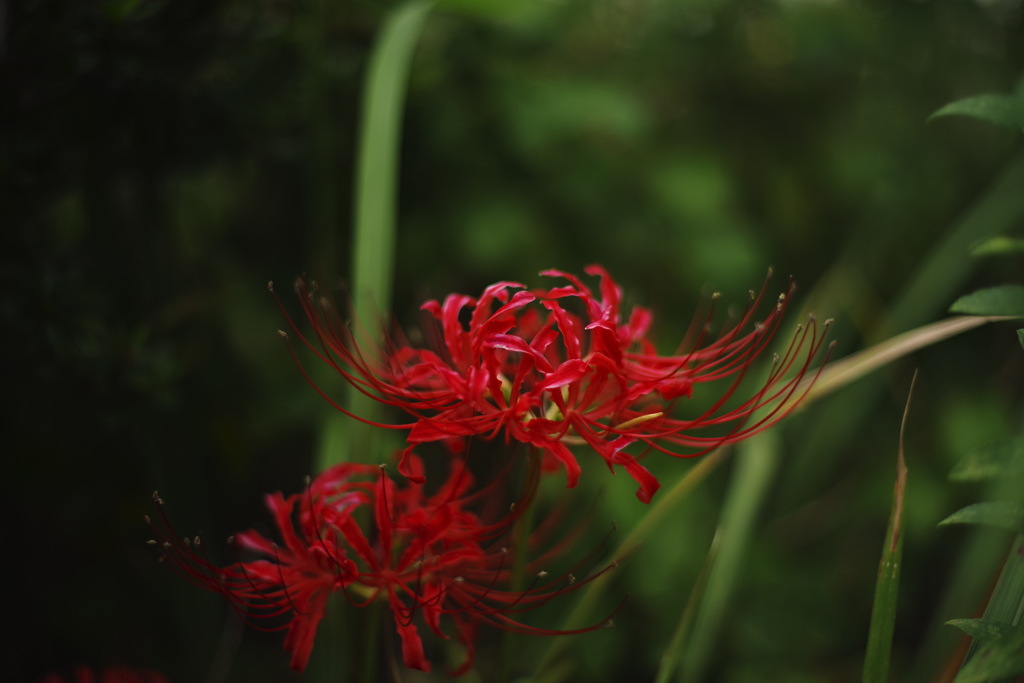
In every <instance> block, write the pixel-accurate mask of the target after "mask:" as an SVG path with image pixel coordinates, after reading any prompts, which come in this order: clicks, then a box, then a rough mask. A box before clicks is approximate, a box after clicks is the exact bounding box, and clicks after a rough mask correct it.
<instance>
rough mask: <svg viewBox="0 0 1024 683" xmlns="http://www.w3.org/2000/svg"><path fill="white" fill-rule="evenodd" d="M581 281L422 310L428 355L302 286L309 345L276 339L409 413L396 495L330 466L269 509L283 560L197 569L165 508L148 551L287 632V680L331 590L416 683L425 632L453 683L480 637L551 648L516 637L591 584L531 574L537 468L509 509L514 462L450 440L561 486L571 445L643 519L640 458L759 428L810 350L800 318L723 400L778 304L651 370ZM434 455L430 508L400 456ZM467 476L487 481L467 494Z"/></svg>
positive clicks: (201, 564)
mask: <svg viewBox="0 0 1024 683" xmlns="http://www.w3.org/2000/svg"><path fill="white" fill-rule="evenodd" d="M586 272H587V273H588V274H589V275H591V276H595V277H598V278H599V279H600V284H599V287H598V291H597V292H594V291H592V290H591V289H590V288H589V287H588V286H587V285H586V284H584V283H583V282H582V281H581V280H580V279H578V278H576V277H575V276H573V275H570V274H568V273H563V272H560V271H553V270H551V271H545V272H544V273H542V275H545V276H548V277H554V278H558V279H559V280H561V283H560V284H557V285H556V286H553V287H551V288H549V289H532V290H531V289H527V288H526V287H524V286H523V285H521V284H518V283H515V282H499V283H496V284H494V285H491V286H490V287H487V288H486V289H485V290H484V292H483V293H482V294H481V295H480V296H479V297H478V298H474V297H470V296H466V295H461V294H453V295H450V296H448V297H447V298H446V299H445V300H444V301H443V302H438V301H428V302H427V303H426V304H424V306H423V308H424V310H426V311H427V312H428V313H429V314H430V316H432V317H433V319H434V322H435V323H436V324H435V325H434V328H433V329H432V330H428V338H435V339H436V340H437V341H436V343H435V344H434V345H433V346H432V347H429V348H423V347H418V346H413V345H411V344H409V343H407V342H406V341H404V340H401V339H395V338H392V339H390V340H388V342H387V343H385V344H384V345H381V346H380V347H375V348H364V347H363V346H360V345H359V344H357V343H356V340H355V335H354V334H353V332H352V331H350V329H349V327H348V325H347V324H346V322H345V321H344V320H343V319H342V318H341V317H340V316H339V314H338V312H337V311H336V310H335V309H334V308H333V307H332V305H331V304H330V302H328V301H327V300H326V299H324V298H323V297H321V296H320V295H319V294H318V292H317V289H316V286H315V285H311V284H310V283H307V282H306V281H305V280H303V279H300V280H299V282H298V283H297V285H296V289H297V291H298V292H299V294H300V299H301V301H302V305H303V309H304V312H305V315H306V317H307V318H308V319H309V321H310V323H311V324H312V328H313V334H312V335H308V336H306V335H303V334H302V333H301V332H299V328H298V326H297V325H295V324H294V323H292V327H293V328H294V329H295V331H296V332H297V333H298V335H299V338H300V339H301V340H302V342H303V343H304V344H305V345H306V346H308V347H309V348H310V349H312V350H313V352H315V353H316V354H317V355H318V356H319V357H320V358H321V359H322V360H323V361H325V362H326V363H328V364H329V365H330V366H331V367H332V368H334V369H335V370H336V371H337V372H338V373H339V374H340V375H341V376H342V377H344V378H345V379H346V380H347V381H348V382H350V383H351V384H352V385H354V386H355V387H356V388H357V389H358V390H360V391H362V392H363V393H365V394H367V395H368V396H371V397H373V398H375V399H376V400H378V401H380V402H381V403H384V404H387V405H391V406H395V407H398V408H400V409H402V410H403V411H405V412H406V413H407V414H409V415H411V416H412V418H413V420H412V421H411V422H409V423H407V424H398V425H394V424H392V425H383V424H378V425H377V426H381V427H391V428H396V429H404V430H408V436H407V443H408V447H407V448H406V449H405V450H404V451H403V452H402V455H401V459H400V462H399V471H400V472H401V474H402V475H404V477H405V482H404V483H403V484H401V485H399V484H396V483H395V482H394V481H393V480H392V479H391V478H390V477H388V476H387V475H386V474H385V473H384V470H383V469H382V468H381V469H378V468H377V467H374V466H370V465H363V464H353V463H346V464H341V465H337V466H335V467H333V468H331V469H329V470H327V471H326V472H323V473H321V474H320V475H319V476H317V477H316V478H315V479H313V480H312V481H311V482H310V485H309V487H308V489H307V490H306V491H305V492H304V493H301V494H295V495H292V496H289V497H284V496H283V495H282V494H280V493H275V494H271V495H269V496H267V498H266V502H267V506H268V507H269V508H270V511H271V512H272V513H273V515H274V519H275V522H276V526H277V527H278V530H279V533H280V537H281V543H280V544H279V543H277V542H275V541H273V540H271V539H268V538H266V537H265V536H263V535H262V534H260V533H258V532H256V531H246V532H244V533H241V534H238V535H237V536H236V537H235V539H234V542H235V545H236V546H237V547H238V548H239V549H241V550H244V551H246V552H247V553H250V554H255V555H256V556H258V559H252V560H242V561H238V562H235V563H233V564H230V565H227V566H220V565H218V564H216V563H214V562H211V561H210V560H209V559H208V558H207V556H206V555H205V553H204V552H202V550H201V548H200V543H199V539H198V538H196V539H194V540H193V541H189V540H187V539H185V540H182V539H181V538H180V537H179V536H178V535H177V534H176V533H175V532H174V530H173V528H172V527H171V525H170V523H169V521H168V520H167V517H166V516H165V515H164V513H163V508H162V507H161V517H160V520H161V521H160V523H155V524H154V523H152V522H151V525H152V526H153V528H154V529H155V531H156V533H157V536H158V539H157V540H155V541H153V542H154V543H155V544H156V545H157V546H158V547H159V548H161V550H162V552H163V554H164V556H165V557H166V558H168V559H169V560H170V561H171V563H172V564H173V566H175V567H176V568H178V569H179V570H180V571H181V572H182V573H183V574H184V575H185V576H186V578H188V579H189V580H191V581H193V582H194V583H196V584H198V585H200V586H202V587H203V588H206V589H209V590H213V591H217V592H220V593H222V594H223V595H225V596H226V597H227V598H228V600H229V601H230V602H231V604H232V605H233V606H234V607H235V608H236V609H238V610H239V611H240V612H241V613H243V614H244V615H246V617H247V618H248V619H249V620H250V621H253V622H258V623H259V624H262V628H269V629H285V630H287V636H286V638H285V648H286V649H287V650H288V651H289V652H291V654H292V659H291V664H292V667H293V668H295V669H298V670H302V669H303V668H304V667H305V666H306V663H307V661H308V660H309V656H310V652H311V650H312V647H313V640H314V637H315V634H316V629H317V626H318V624H319V622H320V621H321V619H322V618H323V615H324V613H325V609H326V605H327V601H328V600H329V599H331V596H332V595H334V594H335V593H340V594H341V595H343V596H344V598H345V599H347V600H348V601H349V602H350V603H351V604H353V605H356V606H364V605H368V604H370V603H372V602H375V601H378V600H380V601H385V600H386V601H387V603H388V605H389V606H390V610H391V613H392V616H393V619H394V624H395V629H396V630H397V632H398V635H399V638H400V640H401V643H402V656H403V660H404V662H405V664H406V666H409V667H412V668H416V669H421V670H428V669H429V667H430V663H429V660H428V658H427V656H426V654H425V649H424V643H423V640H422V638H421V635H420V630H421V628H422V627H426V629H427V630H428V631H429V632H431V633H433V634H434V635H435V636H436V637H439V638H443V639H446V638H449V637H450V636H451V635H454V636H455V637H456V638H457V639H458V640H459V641H460V642H462V643H463V644H464V646H465V648H466V652H467V661H466V662H465V664H463V665H462V666H461V667H460V668H459V669H458V671H457V672H456V673H461V672H464V671H466V670H468V668H469V667H471V666H472V663H473V656H474V647H475V639H476V633H477V630H478V628H479V627H480V626H482V625H489V626H496V627H499V628H502V629H508V630H513V631H521V632H529V633H540V634H555V633H561V632H559V631H552V630H546V629H540V628H535V627H531V626H528V625H526V624H524V623H523V622H522V621H520V619H519V618H518V615H519V614H520V613H521V612H523V611H525V610H529V609H532V608H534V607H538V606H540V605H542V604H544V603H546V602H547V601H548V600H550V599H552V598H555V597H557V596H560V595H562V594H564V593H566V592H569V591H572V590H575V589H576V588H579V587H580V586H582V585H585V584H586V583H587V582H588V581H590V580H591V579H593V578H594V577H595V576H597V575H599V574H600V573H602V572H603V571H606V570H607V567H606V568H604V569H601V570H600V571H598V572H597V573H596V574H593V575H591V576H590V577H589V578H584V579H582V580H580V581H577V580H576V578H575V576H574V575H573V573H574V572H580V571H581V570H580V569H579V568H573V569H572V570H569V571H567V572H565V573H562V574H558V575H557V576H553V575H549V574H548V573H547V572H546V571H544V570H545V568H546V565H549V564H550V563H552V562H554V561H556V560H557V558H558V557H559V556H560V555H561V554H562V553H563V551H564V549H565V548H566V546H567V544H568V539H569V538H570V537H571V536H573V534H565V531H564V529H559V524H560V521H559V520H558V519H557V518H554V517H553V518H551V521H546V522H545V523H544V524H542V525H541V526H540V527H539V528H538V529H536V530H534V529H532V528H531V529H520V526H521V525H522V524H524V523H525V519H523V518H522V514H523V512H524V511H525V510H527V509H528V508H529V506H530V505H531V504H532V503H533V493H534V491H535V490H536V487H537V484H538V480H539V478H540V473H541V466H540V464H539V463H540V462H541V459H539V458H534V457H530V458H527V459H526V462H527V463H528V465H527V467H528V472H527V477H526V483H525V484H524V485H522V491H523V493H522V494H521V495H519V496H518V497H517V498H514V497H513V498H510V493H509V488H510V487H509V481H510V480H511V478H512V477H511V476H510V473H511V472H513V471H515V465H513V464H511V463H513V462H523V461H522V460H516V459H511V458H510V459H509V460H508V463H493V462H482V461H479V460H477V461H476V462H472V463H471V462H470V460H471V459H470V458H469V457H468V456H467V455H466V449H465V445H466V442H467V441H468V440H469V439H471V438H473V437H478V438H483V439H493V438H495V437H497V436H499V435H502V436H503V438H504V439H505V441H506V442H508V443H513V442H514V443H520V444H525V445H528V446H530V447H532V449H534V450H535V451H536V452H538V453H541V454H543V455H544V459H543V464H544V465H545V468H546V469H559V468H561V469H564V471H565V473H566V478H567V480H568V485H569V486H570V487H572V486H575V485H576V483H577V481H578V479H579V477H580V474H581V467H580V464H579V463H578V462H577V460H576V456H575V455H574V454H573V452H572V451H571V450H570V447H572V446H584V447H587V449H588V450H591V451H593V452H594V453H596V454H597V455H599V456H600V457H601V458H602V459H603V460H604V462H605V463H606V464H607V466H608V467H609V469H611V470H612V471H613V472H614V471H615V468H616V466H621V467H623V468H624V469H625V470H626V471H627V472H628V473H629V475H630V476H631V477H633V479H634V480H636V482H637V483H638V484H639V489H638V491H637V496H638V497H639V498H640V500H642V501H643V502H650V500H651V498H652V496H654V494H655V492H656V491H657V490H658V486H659V484H658V480H657V479H656V478H655V476H654V475H653V474H652V473H651V472H650V471H648V470H647V468H645V467H644V466H643V465H641V464H640V461H639V459H640V457H642V456H643V455H644V454H646V453H647V452H649V451H651V450H655V451H660V452H663V453H667V454H669V455H674V456H679V457H687V456H693V455H699V454H701V453H704V452H707V451H709V450H711V449H713V448H715V447H717V446H720V445H723V444H727V443H732V442H736V441H739V440H741V439H744V438H746V437H748V436H751V435H753V434H756V433H757V432H759V431H761V430H763V429H766V428H767V427H769V426H770V425H772V424H774V423H775V422H777V421H778V420H780V419H781V418H782V417H783V416H785V415H786V414H787V412H788V411H790V410H791V409H792V408H793V407H794V406H795V405H796V404H797V402H798V401H799V400H800V398H801V397H802V395H801V393H800V392H801V387H802V386H809V382H803V380H804V378H805V375H807V374H808V372H809V369H810V366H811V362H812V360H813V358H814V357H815V356H816V355H818V352H819V350H820V349H821V346H822V344H823V339H824V334H823V330H821V329H819V326H818V324H817V323H816V322H815V320H814V319H813V318H811V319H810V321H809V322H808V324H807V325H805V326H804V325H801V326H799V327H798V328H797V331H796V333H795V334H794V335H793V337H792V339H791V341H790V344H789V347H788V349H787V350H786V351H785V352H784V353H783V354H782V355H781V356H775V357H774V359H773V363H772V365H771V367H770V369H769V370H768V374H767V377H766V378H765V379H764V381H763V382H762V383H761V384H760V385H759V387H758V388H756V389H755V390H754V391H753V392H752V393H749V394H744V395H738V393H739V387H740V385H741V383H742V381H743V380H744V379H745V377H746V375H747V373H748V372H749V370H750V369H751V367H752V366H753V364H754V362H755V360H756V359H757V358H758V357H759V356H760V355H762V354H763V353H764V352H765V351H766V350H767V348H768V347H769V346H770V345H771V343H772V341H773V339H774V337H775V334H776V332H777V330H778V328H779V324H780V321H781V320H782V317H783V314H784V313H785V310H786V306H787V302H788V298H787V296H785V295H783V296H780V297H779V299H778V301H777V302H773V304H772V306H771V308H770V310H768V312H767V314H766V315H765V316H764V317H763V318H761V319H759V318H758V317H757V316H758V312H757V311H758V309H759V308H760V304H761V303H762V300H763V299H764V298H765V288H762V289H761V292H760V293H758V294H754V293H753V292H752V293H751V296H750V301H749V303H748V305H747V307H746V309H745V310H744V312H743V314H742V315H740V316H739V318H738V319H737V320H735V322H734V323H733V325H732V326H731V327H729V328H728V329H727V330H726V331H725V332H723V333H721V334H720V335H718V336H717V337H711V336H710V334H709V333H708V331H707V324H706V321H703V320H702V321H698V323H699V324H697V325H695V326H693V327H694V333H693V335H692V338H690V339H689V340H688V341H687V342H686V343H685V344H684V345H681V346H680V348H679V350H677V351H676V352H675V353H672V354H669V355H661V354H659V353H657V351H656V350H655V348H654V345H653V344H652V343H651V342H650V340H649V339H648V336H647V335H648V331H649V329H650V327H651V324H652V315H651V313H650V312H648V311H647V310H645V309H643V308H633V309H632V310H630V311H629V312H628V314H625V313H624V311H623V310H622V308H623V307H622V291H621V289H620V288H619V286H618V285H617V284H616V283H615V282H614V281H613V280H612V278H611V277H610V276H609V275H608V274H607V273H606V272H605V271H604V270H603V269H601V268H600V267H598V266H591V267H589V268H587V270H586ZM271 290H273V286H271ZM787 294H788V292H787ZM712 312H713V311H712ZM286 315H287V313H286ZM711 317H712V313H709V314H708V318H707V320H710V319H711ZM826 326H827V323H826ZM431 332H433V333H434V334H433V335H431V334H430V333H431ZM285 336H287V335H285ZM299 367H302V365H301V363H300V364H299ZM304 374H306V373H305V371H304ZM306 377H307V379H309V381H310V382H311V383H313V382H312V379H310V378H309V375H308V374H306ZM717 380H725V381H726V386H725V387H724V389H722V390H721V391H720V392H719V393H718V394H716V395H715V396H714V397H713V399H712V400H711V401H709V402H708V403H709V405H708V407H707V408H706V409H704V411H703V412H702V413H701V414H699V415H697V416H695V417H690V418H688V419H687V418H681V417H678V416H677V415H676V414H675V403H676V402H677V401H679V399H682V398H691V397H693V396H694V394H695V393H696V391H697V387H698V386H699V385H701V384H704V383H708V382H714V381H717ZM313 385H314V386H315V387H316V384H315V383H313ZM317 391H319V392H320V393H321V395H323V396H324V397H325V398H327V400H328V401H331V399H330V397H328V396H327V394H326V392H324V391H323V390H322V389H321V388H320V387H317ZM331 402H332V404H333V405H335V407H337V408H338V409H339V410H341V411H342V412H345V413H346V414H349V415H351V413H350V412H348V411H347V410H346V409H345V408H343V407H341V406H340V405H338V404H337V403H334V402H333V401H331ZM353 417H355V418H356V419H364V420H365V418H361V417H360V416H356V415H353ZM371 424H376V423H371ZM431 442H444V443H446V444H447V445H449V446H450V447H451V450H452V452H453V456H452V457H451V458H447V459H445V460H444V461H443V462H445V463H446V464H445V465H443V466H445V467H446V468H447V469H446V470H445V471H444V473H443V477H441V478H437V479H435V478H434V477H432V479H435V481H434V482H432V483H433V484H434V485H435V486H436V482H437V481H440V480H441V479H443V483H442V484H441V485H440V486H439V487H436V490H435V489H434V488H431V490H430V491H432V492H428V490H427V489H426V488H425V482H426V480H427V476H426V469H425V467H424V463H423V461H422V460H421V459H420V457H419V456H418V455H417V454H416V453H415V452H414V449H415V448H416V447H417V446H419V445H421V444H425V443H431ZM627 451H632V453H630V452H627ZM471 464H472V465H473V466H474V467H478V468H479V467H492V468H497V469H498V470H499V472H500V474H499V475H498V476H494V477H482V478H481V481H480V483H479V484H478V483H477V482H476V480H475V478H474V476H473V475H472V474H471V472H470V465H471ZM157 501H158V502H160V501H159V499H157ZM357 513H359V514H357ZM367 520H369V522H367ZM527 532H530V533H527ZM516 541H518V543H517V542H516ZM545 544H546V545H547V546H549V548H548V550H547V551H545V552H541V553H540V555H539V556H538V557H536V558H533V559H532V561H530V562H526V559H527V557H526V553H527V551H528V550H529V551H530V552H536V549H537V548H539V547H545ZM514 558H515V559H514ZM524 567H525V569H523V568H524ZM520 571H525V572H526V573H525V574H520V573H519V572H520ZM523 576H533V577H534V578H533V580H532V582H531V583H529V585H528V586H526V587H525V588H524V587H521V586H520V585H519V583H520V582H521V581H523V579H522V577H523ZM603 623H604V622H602V623H599V624H596V625H595V626H593V627H591V628H599V627H601V626H602V625H603ZM584 630H590V629H584Z"/></svg>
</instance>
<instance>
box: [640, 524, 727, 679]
mask: <svg viewBox="0 0 1024 683" xmlns="http://www.w3.org/2000/svg"><path fill="white" fill-rule="evenodd" d="M718 540H719V536H718V535H717V534H716V535H715V537H714V538H713V539H712V540H711V548H710V549H709V550H708V554H707V557H706V558H705V559H704V565H703V566H702V567H701V570H700V574H699V575H698V576H697V580H696V581H695V582H694V585H693V590H691V591H690V598H689V599H688V600H687V601H686V609H684V610H683V614H682V616H681V617H680V619H679V623H678V624H677V625H676V629H675V631H674V632H673V633H672V639H671V640H670V641H669V644H668V647H667V648H665V653H664V654H663V655H662V656H661V663H660V664H659V666H658V673H657V676H656V678H655V683H668V682H669V681H670V680H672V674H674V673H675V670H676V664H677V659H678V653H679V652H681V651H682V650H683V649H684V648H685V646H686V639H687V638H688V637H689V635H690V632H691V630H692V628H693V624H694V622H695V621H696V619H697V610H698V609H699V608H700V604H701V596H703V595H704V591H705V590H707V585H708V579H709V577H710V576H711V571H712V569H714V567H715V562H716V560H717V558H718V546H719V544H718Z"/></svg>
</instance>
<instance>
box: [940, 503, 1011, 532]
mask: <svg viewBox="0 0 1024 683" xmlns="http://www.w3.org/2000/svg"><path fill="white" fill-rule="evenodd" d="M948 524H983V525H986V526H994V527H998V528H1001V529H1009V530H1010V531H1024V505H1022V504H1021V503H1015V502H1010V501H995V502H988V503H975V504H974V505H968V506H967V507H965V508H963V509H960V510H957V511H956V512H954V513H953V514H951V515H950V516H949V517H946V519H944V520H942V521H941V522H939V526H946V525H948Z"/></svg>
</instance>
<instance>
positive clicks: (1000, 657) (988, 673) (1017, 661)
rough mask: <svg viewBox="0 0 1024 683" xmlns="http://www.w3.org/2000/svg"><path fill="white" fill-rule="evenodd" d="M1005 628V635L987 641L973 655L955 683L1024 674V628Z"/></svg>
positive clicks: (975, 682) (974, 682) (983, 680)
mask: <svg viewBox="0 0 1024 683" xmlns="http://www.w3.org/2000/svg"><path fill="white" fill-rule="evenodd" d="M1005 628H1006V633H1005V634H1004V635H1002V636H1001V637H999V638H996V639H994V640H991V641H989V642H987V643H986V644H985V645H984V646H983V647H982V648H981V649H980V650H978V652H977V654H975V655H974V656H973V657H971V659H970V661H968V662H967V664H966V665H965V666H964V668H963V669H961V670H960V673H959V674H958V675H957V677H956V678H955V679H953V681H954V683H985V682H986V681H993V680H999V679H1001V678H1007V677H1009V676H1017V675H1020V674H1024V628H1021V627H1019V626H1017V627H1013V626H1007V627H1005Z"/></svg>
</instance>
